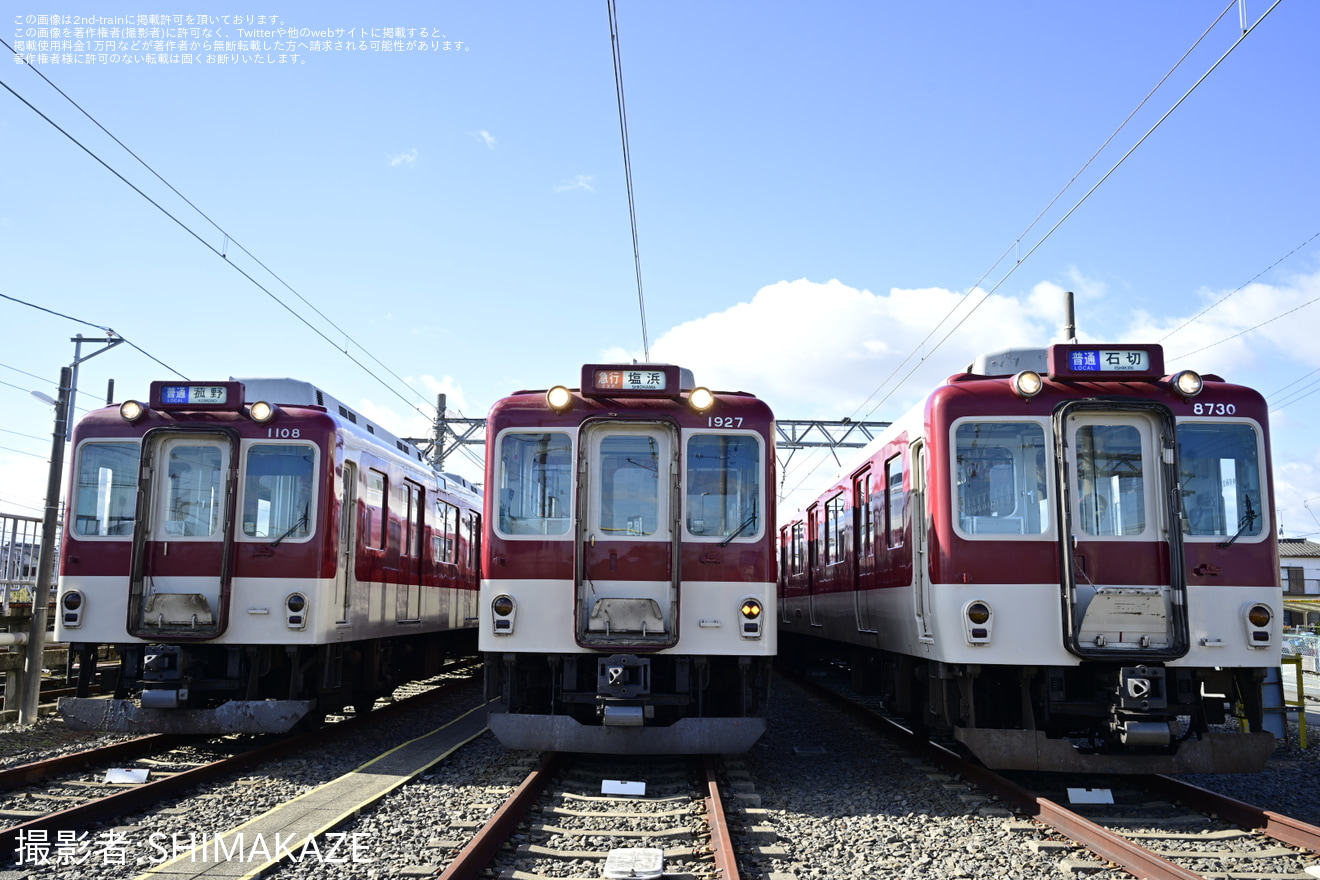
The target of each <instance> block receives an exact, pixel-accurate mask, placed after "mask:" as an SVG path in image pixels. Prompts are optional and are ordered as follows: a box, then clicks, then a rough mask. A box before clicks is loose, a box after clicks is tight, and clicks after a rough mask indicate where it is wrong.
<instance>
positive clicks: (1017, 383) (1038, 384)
mask: <svg viewBox="0 0 1320 880" xmlns="http://www.w3.org/2000/svg"><path fill="white" fill-rule="evenodd" d="M1044 387H1045V380H1044V379H1042V378H1041V377H1040V373H1037V372H1036V371H1035V370H1023V371H1022V372H1020V373H1018V374H1017V375H1016V376H1014V377H1013V393H1014V394H1016V395H1017V396H1018V397H1021V398H1022V399H1023V400H1031V398H1033V397H1035V396H1036V395H1037V394H1040V392H1041V389H1043V388H1044Z"/></svg>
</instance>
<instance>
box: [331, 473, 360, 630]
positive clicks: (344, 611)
mask: <svg viewBox="0 0 1320 880" xmlns="http://www.w3.org/2000/svg"><path fill="white" fill-rule="evenodd" d="M357 481H358V471H357V465H356V464H354V463H353V462H351V461H346V462H344V475H343V489H342V492H343V494H342V495H341V496H340V499H339V573H338V574H337V575H336V576H335V607H336V608H337V609H338V611H339V614H338V616H337V618H336V619H337V621H338V622H339V623H348V614H349V609H350V608H351V607H352V602H353V592H354V590H353V584H354V581H355V579H356V576H357V572H356V568H357V565H356V561H357V517H358V509H357Z"/></svg>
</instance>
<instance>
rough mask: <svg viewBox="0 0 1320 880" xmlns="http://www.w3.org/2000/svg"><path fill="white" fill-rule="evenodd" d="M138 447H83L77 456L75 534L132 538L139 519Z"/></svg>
mask: <svg viewBox="0 0 1320 880" xmlns="http://www.w3.org/2000/svg"><path fill="white" fill-rule="evenodd" d="M141 456H142V448H141V447H140V446H139V445H138V444H137V443H84V444H83V446H82V448H81V449H80V450H79V452H78V471H77V477H76V479H77V481H78V484H77V489H76V492H75V496H74V505H75V510H74V520H73V523H74V524H73V533H74V534H75V535H78V536H80V537H93V536H95V537H125V538H127V537H132V535H133V521H134V519H135V517H136V515H137V514H136V506H137V484H138V462H139V460H140V458H141Z"/></svg>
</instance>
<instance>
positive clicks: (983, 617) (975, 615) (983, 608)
mask: <svg viewBox="0 0 1320 880" xmlns="http://www.w3.org/2000/svg"><path fill="white" fill-rule="evenodd" d="M967 619H968V620H970V621H971V622H972V623H975V624H977V625H978V626H979V625H981V624H983V623H985V622H986V621H987V620H989V619H990V606H988V605H986V604H985V603H984V602H973V603H972V604H971V605H968V606H967Z"/></svg>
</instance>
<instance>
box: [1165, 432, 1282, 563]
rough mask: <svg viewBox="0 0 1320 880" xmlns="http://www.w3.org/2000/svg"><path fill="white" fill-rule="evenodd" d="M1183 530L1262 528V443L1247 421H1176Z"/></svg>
mask: <svg viewBox="0 0 1320 880" xmlns="http://www.w3.org/2000/svg"><path fill="white" fill-rule="evenodd" d="M1178 463H1179V482H1180V483H1181V484H1182V499H1183V511H1182V512H1183V533H1184V534H1186V535H1191V536H1197V535H1205V536H1213V537H1215V538H1226V537H1233V536H1234V535H1239V534H1240V536H1241V537H1244V538H1245V537H1251V536H1254V535H1260V534H1262V533H1263V532H1264V530H1265V516H1264V510H1265V498H1264V496H1263V494H1262V492H1261V486H1262V483H1263V480H1262V478H1261V472H1260V443H1259V438H1258V435H1257V433H1256V429H1255V428H1254V427H1253V426H1252V425H1249V424H1241V423H1234V424H1224V423H1204V422H1184V423H1182V424H1179V425H1178Z"/></svg>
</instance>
